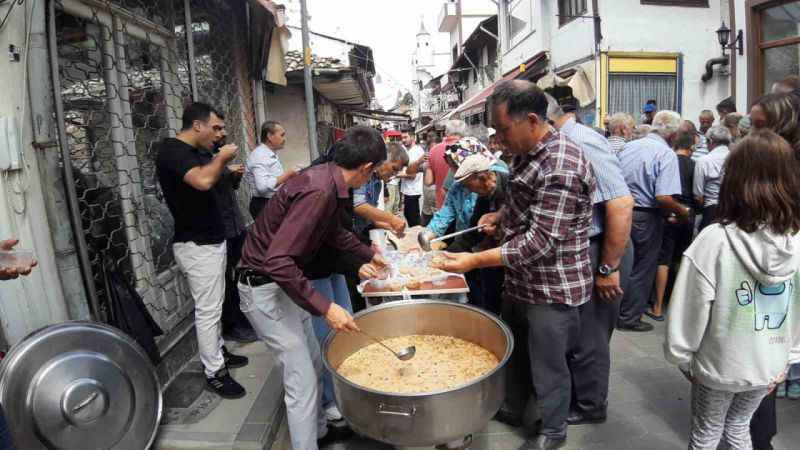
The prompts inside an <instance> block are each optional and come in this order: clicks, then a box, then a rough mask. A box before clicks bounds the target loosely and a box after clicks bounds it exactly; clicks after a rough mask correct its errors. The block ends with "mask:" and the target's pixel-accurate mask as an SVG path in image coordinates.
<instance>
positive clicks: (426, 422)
mask: <svg viewBox="0 0 800 450" xmlns="http://www.w3.org/2000/svg"><path fill="white" fill-rule="evenodd" d="M355 319H356V323H358V326H359V327H361V329H362V330H364V331H366V332H367V333H369V334H371V335H373V336H377V337H382V338H392V337H400V336H408V335H411V334H423V335H426V334H427V335H431V334H434V335H441V336H453V337H457V338H461V339H464V340H466V341H469V342H472V343H475V344H478V345H480V346H482V347H484V348H485V349H487V350H489V351H491V352H492V353H494V354H495V356H497V359H498V360H499V361H500V364H499V365H498V366H497V368H495V369H494V370H492V371H491V372H489V373H488V374H486V375H485V376H483V377H481V378H479V379H476V380H474V381H473V382H471V383H469V384H467V385H465V386H462V387H458V388H455V389H450V390H446V391H439V392H431V393H424V394H396V393H388V392H381V391H375V390H371V389H367V388H364V387H361V386H358V385H355V384H353V383H351V382H350V381H348V380H346V379H345V378H344V377H342V376H341V375H339V374H338V373H337V371H336V368H337V367H339V365H340V364H341V363H342V362H343V361H344V360H345V359H346V358H347V357H348V356H350V355H352V354H353V353H355V352H356V351H358V350H359V349H361V348H363V347H365V346H367V345H370V344H371V343H372V341H370V340H369V339H368V338H366V337H364V336H363V335H361V334H356V333H335V334H333V333H332V334H331V335H329V336H328V339H327V340H326V341H325V346H324V349H323V359H324V361H325V366H326V367H327V368H328V370H330V371H331V373H332V374H333V384H334V391H335V393H336V400H337V402H338V405H339V409H340V411H341V412H342V415H343V416H344V417H345V419H347V422H348V423H349V424H350V426H351V427H352V428H353V430H355V431H356V432H357V433H359V434H361V435H364V436H367V437H370V438H372V439H375V440H378V441H382V442H386V443H389V444H393V445H398V446H409V447H414V446H433V445H439V444H445V443H448V442H453V441H455V440H458V439H461V438H463V437H465V436H467V435H469V434H471V433H475V432H477V431H480V430H481V429H482V428H483V427H485V426H486V424H487V423H488V422H489V421H490V420H491V418H492V416H494V415H495V414H496V413H497V411H498V410H499V409H500V406H501V404H502V403H503V398H504V395H505V365H506V363H507V362H508V359H509V358H510V356H511V351H512V349H513V347H514V338H513V337H512V335H511V331H510V330H509V328H508V327H507V326H506V325H505V324H504V323H503V322H502V321H500V319H498V318H497V317H495V316H494V315H492V314H490V313H487V312H485V311H482V310H480V309H478V308H475V307H472V306H469V305H462V304H458V303H450V302H443V301H430V300H412V301H400V302H392V303H387V304H384V305H381V306H378V307H375V308H372V309H369V310H366V311H362V312H361V313H359V314H357V315H356V316H355Z"/></svg>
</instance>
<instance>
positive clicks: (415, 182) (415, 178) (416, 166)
mask: <svg viewBox="0 0 800 450" xmlns="http://www.w3.org/2000/svg"><path fill="white" fill-rule="evenodd" d="M402 139H403V145H404V146H405V147H406V152H407V153H408V160H409V161H410V163H409V165H408V167H407V168H406V171H405V172H404V173H402V174H400V175H398V178H400V180H401V181H400V192H401V193H402V194H403V214H404V215H405V217H406V222H408V227H409V228H410V227H415V226H417V225H419V224H420V220H421V216H420V198H421V197H422V178H423V176H424V174H423V171H422V170H420V168H421V167H422V165H423V164H425V163H426V162H427V160H428V155H427V154H426V153H425V150H423V149H422V147H420V146H419V145H417V143H416V138H415V136H414V134H413V133H411V132H408V131H404V132H403V136H402Z"/></svg>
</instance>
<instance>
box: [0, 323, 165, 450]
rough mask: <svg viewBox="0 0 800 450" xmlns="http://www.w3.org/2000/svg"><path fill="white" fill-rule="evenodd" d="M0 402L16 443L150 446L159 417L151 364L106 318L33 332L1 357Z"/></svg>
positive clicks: (29, 446) (126, 449) (28, 448)
mask: <svg viewBox="0 0 800 450" xmlns="http://www.w3.org/2000/svg"><path fill="white" fill-rule="evenodd" d="M0 402H1V403H2V405H3V409H4V410H5V416H6V421H7V422H8V428H9V430H11V434H12V436H13V438H14V443H15V444H16V447H17V448H19V449H25V450H39V449H42V450H44V449H54V448H58V449H64V450H75V449H81V450H88V449H91V450H100V449H113V450H141V449H144V448H150V444H152V442H153V439H154V438H155V434H156V430H157V427H158V422H159V418H160V417H161V407H162V400H161V390H160V386H159V382H158V376H157V375H156V371H155V367H153V365H152V364H151V363H150V359H149V358H148V357H147V354H146V353H145V352H144V350H142V348H141V347H140V346H139V345H138V344H137V343H136V342H135V341H134V340H133V339H131V338H130V337H129V336H127V335H126V334H124V333H122V332H121V331H120V330H118V329H116V328H113V327H110V326H108V325H103V324H98V323H89V322H65V323H61V324H57V325H51V326H49V327H46V328H43V329H41V330H39V331H36V332H34V333H32V334H30V335H29V336H27V337H26V338H25V339H23V340H22V341H21V342H19V343H18V344H17V345H15V346H14V348H12V349H11V351H10V352H9V353H8V355H7V356H6V357H5V358H4V359H3V362H2V364H0Z"/></svg>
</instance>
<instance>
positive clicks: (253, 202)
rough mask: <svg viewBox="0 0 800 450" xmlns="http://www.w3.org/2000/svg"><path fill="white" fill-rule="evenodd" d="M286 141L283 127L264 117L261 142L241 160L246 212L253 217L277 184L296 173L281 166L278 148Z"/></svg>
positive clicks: (265, 202) (272, 193)
mask: <svg viewBox="0 0 800 450" xmlns="http://www.w3.org/2000/svg"><path fill="white" fill-rule="evenodd" d="M284 145H286V129H285V128H283V125H281V124H280V123H279V122H274V121H271V120H268V121H266V122H264V123H263V124H262V125H261V144H260V145H259V146H258V147H256V148H255V149H253V151H252V152H250V156H248V157H247V162H246V164H245V172H244V181H245V183H247V185H248V186H249V187H250V192H252V195H253V197H252V198H251V199H250V208H249V209H250V215H252V216H253V219H255V218H256V217H257V216H258V214H259V213H260V212H261V210H262V209H264V206H265V205H266V204H267V201H269V199H270V198H272V196H273V195H275V192H276V191H277V190H278V187H280V185H282V184H283V183H285V182H286V181H287V180H289V178H291V177H293V176H295V175H297V172H296V171H294V170H283V164H281V160H280V159H278V155H276V154H275V152H278V151H280V150H282V149H283V147H284Z"/></svg>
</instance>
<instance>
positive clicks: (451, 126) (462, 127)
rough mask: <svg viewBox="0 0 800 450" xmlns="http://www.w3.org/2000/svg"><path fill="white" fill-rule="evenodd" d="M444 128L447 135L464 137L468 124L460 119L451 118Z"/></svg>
mask: <svg viewBox="0 0 800 450" xmlns="http://www.w3.org/2000/svg"><path fill="white" fill-rule="evenodd" d="M444 130H445V134H446V135H447V136H460V137H464V136H466V135H467V124H466V122H464V121H463V120H460V119H450V120H448V121H447V125H445V128H444Z"/></svg>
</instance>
